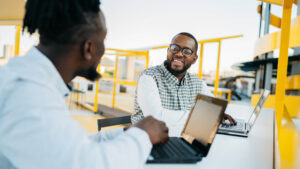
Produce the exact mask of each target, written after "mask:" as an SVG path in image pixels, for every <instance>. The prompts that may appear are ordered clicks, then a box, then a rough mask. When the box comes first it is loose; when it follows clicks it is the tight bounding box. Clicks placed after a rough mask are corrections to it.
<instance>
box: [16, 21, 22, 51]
mask: <svg viewBox="0 0 300 169" xmlns="http://www.w3.org/2000/svg"><path fill="white" fill-rule="evenodd" d="M20 35H21V25H17V26H16V39H15V55H16V56H17V55H19V53H20Z"/></svg>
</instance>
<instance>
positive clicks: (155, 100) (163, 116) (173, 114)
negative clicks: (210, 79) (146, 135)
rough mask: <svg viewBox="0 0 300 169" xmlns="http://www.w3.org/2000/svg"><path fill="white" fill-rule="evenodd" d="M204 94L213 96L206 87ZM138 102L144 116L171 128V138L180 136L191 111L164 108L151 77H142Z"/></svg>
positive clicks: (138, 91) (138, 89)
mask: <svg viewBox="0 0 300 169" xmlns="http://www.w3.org/2000/svg"><path fill="white" fill-rule="evenodd" d="M202 94H205V95H209V96H212V93H211V92H210V91H209V89H208V88H207V87H206V85H205V87H204V89H203V91H202ZM137 102H138V104H139V106H140V107H141V110H142V111H143V114H144V116H145V117H146V116H149V115H151V116H153V117H155V118H156V119H158V120H161V121H164V122H165V123H166V125H167V126H168V128H169V136H180V134H181V131H182V129H183V127H184V124H185V122H186V119H187V117H188V114H189V112H190V110H169V109H165V108H163V107H162V104H161V100H160V96H159V90H158V88H157V84H156V82H155V80H154V79H153V78H152V77H151V76H149V75H145V74H143V75H141V76H140V78H139V80H138V86H137Z"/></svg>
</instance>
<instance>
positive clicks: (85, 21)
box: [0, 0, 168, 169]
mask: <svg viewBox="0 0 300 169" xmlns="http://www.w3.org/2000/svg"><path fill="white" fill-rule="evenodd" d="M99 5H100V2H99V0H71V1H69V0H27V3H26V13H25V17H24V25H23V28H24V29H27V31H28V32H30V33H31V34H32V33H34V32H35V31H38V32H39V34H40V43H39V45H38V46H37V47H33V48H32V49H31V50H30V51H29V52H28V53H27V54H26V55H25V56H24V57H16V58H13V59H11V60H10V62H9V63H8V64H7V65H5V66H3V67H0V93H1V94H0V168H1V169H120V168H123V169H140V168H142V165H143V164H144V163H145V161H146V159H147V157H148V155H149V154H150V151H151V148H152V144H155V143H159V142H165V141H167V139H168V128H167V127H166V125H165V123H163V122H161V121H158V120H156V119H154V118H153V117H149V118H146V119H145V120H142V121H141V122H139V123H137V124H135V125H133V126H132V127H130V128H128V129H126V131H124V130H123V129H117V130H113V131H107V132H103V131H102V132H100V133H97V134H95V135H89V134H88V133H87V132H86V131H85V130H84V129H83V128H82V127H81V126H80V125H79V124H78V123H77V121H75V120H74V119H72V118H71V117H70V114H69V111H68V109H67V107H66V105H65V101H64V97H65V96H66V95H67V94H68V92H69V90H68V88H67V85H66V84H67V83H68V82H70V81H71V80H72V79H73V78H74V77H75V76H78V75H80V76H83V77H85V78H87V79H90V80H95V79H97V78H99V77H100V75H99V74H98V73H97V71H96V67H97V65H98V63H99V61H100V59H101V57H102V55H103V53H104V50H105V48H104V39H105V36H106V25H105V20H104V16H103V14H102V12H101V11H100V8H99Z"/></svg>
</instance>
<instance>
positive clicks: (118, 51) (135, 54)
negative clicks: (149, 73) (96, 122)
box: [76, 48, 149, 112]
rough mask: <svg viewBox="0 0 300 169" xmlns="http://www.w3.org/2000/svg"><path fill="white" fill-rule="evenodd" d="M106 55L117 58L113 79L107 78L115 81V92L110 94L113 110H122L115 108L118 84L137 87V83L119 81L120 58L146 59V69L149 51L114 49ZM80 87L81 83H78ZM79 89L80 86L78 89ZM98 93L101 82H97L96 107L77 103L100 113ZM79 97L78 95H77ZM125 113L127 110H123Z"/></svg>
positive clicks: (98, 68) (108, 49)
mask: <svg viewBox="0 0 300 169" xmlns="http://www.w3.org/2000/svg"><path fill="white" fill-rule="evenodd" d="M105 55H111V56H115V65H114V73H113V78H107V79H112V80H113V92H112V93H110V94H111V95H112V108H115V109H119V110H122V109H121V108H118V107H116V106H115V103H116V93H117V92H116V86H117V84H122V85H127V86H137V82H136V81H126V80H121V79H118V75H117V72H118V69H119V67H118V59H119V57H120V56H125V57H145V68H148V67H149V51H130V50H121V49H112V48H107V49H106V53H105ZM100 67H102V66H100V65H99V66H98V67H97V71H98V72H100ZM78 85H79V83H78ZM77 88H79V86H78V87H77ZM98 93H99V80H98V81H97V82H96V88H95V97H94V105H93V106H91V105H89V104H87V103H84V102H82V101H79V100H78V99H76V100H77V103H79V104H80V105H81V106H83V107H84V108H86V109H88V110H90V111H93V112H98ZM77 97H78V94H77ZM122 111H125V110H122Z"/></svg>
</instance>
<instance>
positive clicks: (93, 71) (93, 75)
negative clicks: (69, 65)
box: [76, 67, 101, 81]
mask: <svg viewBox="0 0 300 169" xmlns="http://www.w3.org/2000/svg"><path fill="white" fill-rule="evenodd" d="M76 76H82V77H85V78H87V79H88V80H90V81H96V80H98V79H99V78H101V75H100V74H99V73H98V72H97V68H95V67H90V68H89V69H88V70H79V71H77V73H76Z"/></svg>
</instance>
